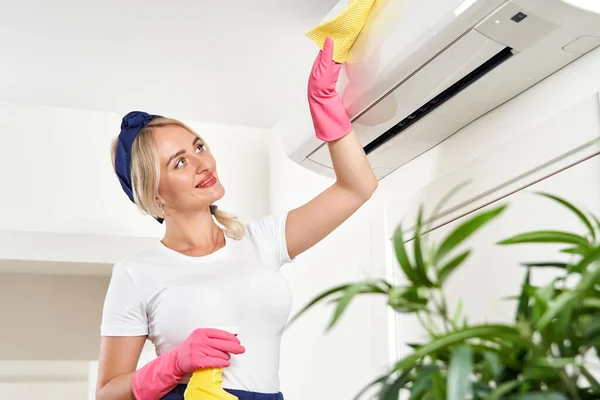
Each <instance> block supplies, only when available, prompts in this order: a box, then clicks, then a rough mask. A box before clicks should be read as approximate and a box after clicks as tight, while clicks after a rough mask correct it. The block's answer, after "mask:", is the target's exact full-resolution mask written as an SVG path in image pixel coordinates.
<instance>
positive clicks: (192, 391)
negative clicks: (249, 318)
mask: <svg viewBox="0 0 600 400" xmlns="http://www.w3.org/2000/svg"><path fill="white" fill-rule="evenodd" d="M215 329H220V330H223V331H227V332H230V333H233V334H234V335H237V333H238V332H237V331H238V329H237V327H232V326H228V327H215ZM222 385H223V370H222V369H221V368H205V369H201V370H198V371H196V372H194V373H193V374H192V377H191V378H190V381H189V382H188V385H187V388H186V389H185V393H184V394H183V398H184V399H185V400H237V399H238V398H237V397H236V396H234V395H232V394H229V393H227V392H226V391H225V390H223V386H222Z"/></svg>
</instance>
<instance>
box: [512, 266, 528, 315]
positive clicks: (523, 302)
mask: <svg viewBox="0 0 600 400" xmlns="http://www.w3.org/2000/svg"><path fill="white" fill-rule="evenodd" d="M530 280H531V269H527V273H526V274H525V281H524V282H523V285H521V295H520V296H519V305H518V306H517V315H516V316H515V321H518V320H519V318H523V319H528V318H529V316H530V311H529V294H528V291H529V288H530V287H531V286H530V284H529V282H530Z"/></svg>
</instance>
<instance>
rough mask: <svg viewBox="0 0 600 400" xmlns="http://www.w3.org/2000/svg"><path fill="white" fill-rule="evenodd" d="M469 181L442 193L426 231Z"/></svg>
mask: <svg viewBox="0 0 600 400" xmlns="http://www.w3.org/2000/svg"><path fill="white" fill-rule="evenodd" d="M471 182H472V181H471V180H466V181H463V182H461V183H459V184H458V185H456V186H455V187H454V188H452V189H451V190H450V191H449V192H448V193H446V195H444V197H442V198H441V200H440V201H439V202H438V203H437V204H436V205H435V207H434V208H433V212H432V214H431V219H430V223H429V224H428V225H427V232H429V231H430V230H431V224H432V223H433V221H434V220H435V219H436V218H438V214H439V213H440V212H441V211H442V209H443V208H444V206H445V205H446V203H448V201H450V199H451V198H452V196H454V195H455V194H456V193H458V192H459V191H460V190H461V189H462V188H463V187H464V186H467V185H469V184H471ZM598 226H600V224H598Z"/></svg>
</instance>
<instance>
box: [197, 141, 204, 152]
mask: <svg viewBox="0 0 600 400" xmlns="http://www.w3.org/2000/svg"><path fill="white" fill-rule="evenodd" d="M202 150H204V144H203V143H198V144H197V145H196V153H200V152H201V151H202Z"/></svg>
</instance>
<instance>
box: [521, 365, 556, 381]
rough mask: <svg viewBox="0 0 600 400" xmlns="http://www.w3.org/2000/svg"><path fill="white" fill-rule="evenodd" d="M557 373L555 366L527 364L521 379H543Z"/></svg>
mask: <svg viewBox="0 0 600 400" xmlns="http://www.w3.org/2000/svg"><path fill="white" fill-rule="evenodd" d="M556 375H557V371H556V369H555V368H551V367H544V366H537V365H529V366H526V367H525V368H524V369H523V379H524V380H526V381H544V380H547V379H553V378H555V377H556Z"/></svg>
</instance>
